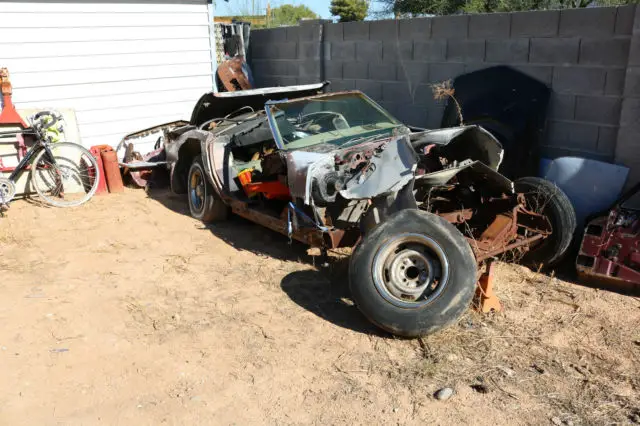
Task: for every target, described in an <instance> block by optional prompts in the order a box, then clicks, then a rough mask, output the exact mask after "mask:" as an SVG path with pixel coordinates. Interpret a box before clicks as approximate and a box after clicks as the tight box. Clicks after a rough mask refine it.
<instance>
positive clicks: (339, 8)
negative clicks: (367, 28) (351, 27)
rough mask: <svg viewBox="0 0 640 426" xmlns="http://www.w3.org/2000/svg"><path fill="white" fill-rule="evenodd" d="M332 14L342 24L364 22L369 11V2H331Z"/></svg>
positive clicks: (339, 0) (346, 0) (333, 0)
mask: <svg viewBox="0 0 640 426" xmlns="http://www.w3.org/2000/svg"><path fill="white" fill-rule="evenodd" d="M330 11H331V14H332V15H333V16H339V17H340V22H352V21H364V18H366V17H367V12H368V11H369V2H368V1H367V0H331V9H330Z"/></svg>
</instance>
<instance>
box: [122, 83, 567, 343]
mask: <svg viewBox="0 0 640 426" xmlns="http://www.w3.org/2000/svg"><path fill="white" fill-rule="evenodd" d="M325 86H326V84H324V83H322V84H316V85H306V86H295V87H285V88H270V89H255V90H248V91H243V92H227V93H207V94H205V95H204V96H203V97H202V98H201V99H200V101H199V102H198V103H197V105H196V107H195V109H194V111H193V114H192V117H191V120H190V122H189V123H188V124H185V123H183V122H178V123H167V124H165V125H161V126H158V127H156V128H154V129H147V132H149V131H160V132H161V133H162V139H163V140H162V146H163V147H164V155H165V156H166V158H165V159H164V161H163V164H165V165H166V167H167V169H168V170H169V179H170V185H171V189H172V191H173V192H175V193H178V194H186V195H187V202H188V203H189V209H190V212H191V215H192V216H193V217H195V218H198V219H200V220H202V221H204V222H215V221H219V220H223V219H225V218H227V216H228V214H229V213H230V212H232V213H234V214H236V215H239V216H242V217H244V218H246V219H249V220H250V221H253V222H255V223H258V224H260V225H262V226H264V227H267V228H269V229H271V230H273V231H276V232H278V233H280V234H283V235H285V236H288V237H289V238H291V239H295V240H298V241H301V242H303V243H305V244H308V245H309V246H311V247H317V248H319V249H320V250H321V252H322V253H326V250H328V249H333V248H340V247H351V248H352V249H353V250H352V255H351V258H350V265H349V273H348V280H349V286H350V290H351V294H352V297H353V299H354V302H355V303H356V305H357V306H358V308H359V309H360V310H361V311H362V312H363V314H364V315H365V316H366V317H367V318H368V319H369V320H371V321H372V322H373V323H374V324H376V325H378V326H379V327H381V328H383V329H384V330H387V331H389V332H391V333H394V334H397V335H401V336H409V337H411V336H422V335H426V334H429V333H432V332H434V331H437V330H439V329H441V328H443V327H445V326H447V325H449V324H451V323H452V322H454V321H455V320H456V319H457V318H458V317H459V316H460V315H461V314H462V313H463V312H464V310H466V309H467V307H468V305H469V303H470V300H471V298H472V296H473V294H474V291H475V287H476V280H477V271H478V264H481V263H482V262H485V261H487V260H489V259H492V258H495V257H498V256H502V257H506V258H508V259H511V260H520V261H523V262H525V263H528V264H544V265H549V264H552V263H554V262H557V261H558V260H559V259H560V258H561V257H562V256H563V255H564V254H565V252H566V251H567V249H568V247H569V243H570V240H571V235H572V233H573V229H575V213H574V212H573V209H572V207H571V204H570V203H569V201H568V199H567V197H566V195H565V194H564V193H562V191H561V190H559V189H558V188H557V187H555V186H554V185H553V184H551V183H549V182H547V181H544V180H542V179H539V178H532V177H527V178H522V179H518V180H516V181H514V182H512V181H511V180H509V179H507V178H506V177H504V176H503V175H501V174H500V173H499V171H498V170H499V167H500V164H501V162H502V158H503V154H504V152H503V149H502V146H501V145H500V143H499V142H498V141H497V139H496V138H495V137H494V136H493V135H492V134H491V133H489V132H488V131H486V130H484V129H483V128H482V127H480V126H475V125H474V126H461V127H453V128H447V129H435V130H426V129H418V128H411V127H408V126H406V125H404V124H403V123H401V122H399V121H398V120H397V119H395V118H394V117H393V116H392V115H391V114H389V113H388V112H387V111H385V110H384V109H383V108H382V107H381V106H380V105H378V104H376V103H375V102H374V101H373V100H371V99H370V98H368V97H367V96H366V95H364V94H363V93H361V92H358V91H348V92H337V93H324V90H325ZM141 134H144V131H143V132H141V133H140V132H139V133H137V134H133V135H129V136H128V137H127V138H125V141H127V140H131V139H132V138H135V137H137V136H139V135H141ZM125 145H126V142H125Z"/></svg>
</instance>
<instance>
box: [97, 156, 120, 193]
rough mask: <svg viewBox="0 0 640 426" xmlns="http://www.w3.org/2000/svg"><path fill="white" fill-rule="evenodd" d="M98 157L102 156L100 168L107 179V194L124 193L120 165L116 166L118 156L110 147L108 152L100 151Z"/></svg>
mask: <svg viewBox="0 0 640 426" xmlns="http://www.w3.org/2000/svg"><path fill="white" fill-rule="evenodd" d="M100 155H101V156H102V167H103V168H104V175H105V177H106V178H107V187H108V188H109V192H124V184H123V183H122V175H121V174H120V165H118V155H117V154H116V152H115V151H114V150H113V148H111V147H109V149H108V150H102V151H101V152H100Z"/></svg>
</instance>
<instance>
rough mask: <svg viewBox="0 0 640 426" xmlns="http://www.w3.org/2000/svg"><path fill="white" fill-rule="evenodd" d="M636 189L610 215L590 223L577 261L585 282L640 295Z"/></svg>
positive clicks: (639, 200)
mask: <svg viewBox="0 0 640 426" xmlns="http://www.w3.org/2000/svg"><path fill="white" fill-rule="evenodd" d="M634 189H635V191H636V192H635V193H634ZM634 189H632V190H631V195H629V194H626V195H625V197H623V201H621V202H619V203H618V204H617V205H616V206H615V207H614V208H613V209H612V210H611V211H610V212H609V214H608V215H607V216H601V217H598V218H595V219H593V220H591V222H589V223H588V225H587V227H586V229H585V233H584V237H583V239H582V244H581V245H580V252H579V254H578V257H577V259H576V269H577V271H578V276H579V277H580V279H581V280H583V281H585V282H586V283H594V284H597V285H604V286H609V287H614V288H618V289H622V290H627V291H631V292H634V293H640V191H638V189H639V188H638V187H636V188H634ZM625 198H626V199H625Z"/></svg>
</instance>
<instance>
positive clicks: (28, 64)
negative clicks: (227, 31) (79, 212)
mask: <svg viewBox="0 0 640 426" xmlns="http://www.w3.org/2000/svg"><path fill="white" fill-rule="evenodd" d="M209 13H210V11H209V10H208V6H207V2H206V0H190V1H169V0H136V1H125V0H120V1H117V0H113V1H105V0H98V1H81V0H67V1H58V2H47V1H41V2H34V1H24V0H23V1H14V2H4V1H1V0H0V16H1V19H0V66H6V67H8V68H9V71H10V72H11V81H12V83H13V88H14V92H13V101H14V103H15V104H16V107H17V108H19V109H20V108H71V109H74V110H75V111H76V116H77V121H78V127H79V129H80V135H81V138H82V143H83V145H85V146H91V145H97V144H103V143H107V144H111V145H115V144H117V143H118V142H119V140H120V138H121V137H122V136H123V135H124V134H126V133H129V132H132V131H135V130H138V129H141V128H145V127H149V126H151V125H154V124H157V123H162V122H165V121H171V120H177V119H183V118H187V119H188V118H189V116H190V113H191V109H192V108H193V106H194V105H195V102H196V101H197V100H198V98H199V97H200V96H201V95H202V94H203V93H204V92H206V91H210V90H212V88H213V76H212V64H211V45H210V32H209Z"/></svg>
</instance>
